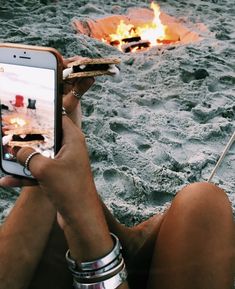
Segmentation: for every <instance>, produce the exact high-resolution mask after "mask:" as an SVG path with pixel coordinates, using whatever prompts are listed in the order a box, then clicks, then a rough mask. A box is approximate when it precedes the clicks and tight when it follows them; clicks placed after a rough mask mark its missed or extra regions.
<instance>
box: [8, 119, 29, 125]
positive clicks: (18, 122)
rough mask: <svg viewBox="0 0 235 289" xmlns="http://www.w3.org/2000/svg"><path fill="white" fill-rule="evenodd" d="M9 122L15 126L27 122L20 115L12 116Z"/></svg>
mask: <svg viewBox="0 0 235 289" xmlns="http://www.w3.org/2000/svg"><path fill="white" fill-rule="evenodd" d="M9 122H10V124H13V125H15V127H23V126H25V125H26V124H27V122H26V121H25V120H24V119H23V118H21V117H13V118H11V119H10V121H9Z"/></svg>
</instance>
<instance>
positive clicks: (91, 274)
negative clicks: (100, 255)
mask: <svg viewBox="0 0 235 289" xmlns="http://www.w3.org/2000/svg"><path fill="white" fill-rule="evenodd" d="M122 262H123V258H122V254H119V256H118V257H117V258H116V259H115V260H113V262H111V263H110V264H109V265H107V266H105V267H103V268H101V269H98V270H94V271H74V270H71V269H70V271H71V272H72V275H73V277H74V278H75V279H91V278H96V277H97V276H98V277H101V276H102V274H103V273H105V275H106V274H107V275H109V274H111V273H112V272H115V271H116V270H117V268H118V267H119V265H120V264H121V263H122Z"/></svg>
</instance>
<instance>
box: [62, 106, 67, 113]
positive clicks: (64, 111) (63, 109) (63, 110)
mask: <svg viewBox="0 0 235 289" xmlns="http://www.w3.org/2000/svg"><path fill="white" fill-rule="evenodd" d="M62 115H67V112H66V110H65V108H64V107H62Z"/></svg>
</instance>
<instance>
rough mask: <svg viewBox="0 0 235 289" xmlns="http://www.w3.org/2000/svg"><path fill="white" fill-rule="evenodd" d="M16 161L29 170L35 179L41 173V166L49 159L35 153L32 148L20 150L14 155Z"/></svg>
mask: <svg viewBox="0 0 235 289" xmlns="http://www.w3.org/2000/svg"><path fill="white" fill-rule="evenodd" d="M16 158H17V161H18V162H19V163H20V164H21V165H22V166H24V167H26V168H27V169H29V170H30V172H31V173H32V175H33V176H34V177H35V178H36V179H37V178H38V177H39V176H40V174H41V172H42V171H43V167H44V166H43V165H44V164H45V162H48V161H49V160H50V159H49V158H46V157H44V156H42V155H41V154H40V153H36V152H35V150H34V149H33V148H30V147H24V148H21V149H20V150H19V151H18V152H17V155H16Z"/></svg>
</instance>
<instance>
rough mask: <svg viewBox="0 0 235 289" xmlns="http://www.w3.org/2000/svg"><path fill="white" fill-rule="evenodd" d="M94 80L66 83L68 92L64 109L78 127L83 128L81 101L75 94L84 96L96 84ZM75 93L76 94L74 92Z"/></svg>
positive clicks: (84, 79)
mask: <svg viewBox="0 0 235 289" xmlns="http://www.w3.org/2000/svg"><path fill="white" fill-rule="evenodd" d="M94 81H95V80H94V78H92V77H87V78H77V79H76V80H73V81H72V82H71V81H70V82H69V83H66V82H65V88H64V91H65V92H66V93H65V94H64V97H63V107H64V108H65V110H66V112H67V114H68V116H69V117H70V118H71V119H72V120H73V122H74V123H75V124H76V125H77V126H79V127H80V126H81V119H82V113H81V105H80V102H79V99H78V98H76V97H75V94H77V95H78V96H80V97H81V96H82V95H83V94H84V93H85V92H86V91H87V90H88V89H89V88H90V87H91V86H92V84H93V83H94ZM72 91H74V92H75V94H74V93H73V92H72Z"/></svg>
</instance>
